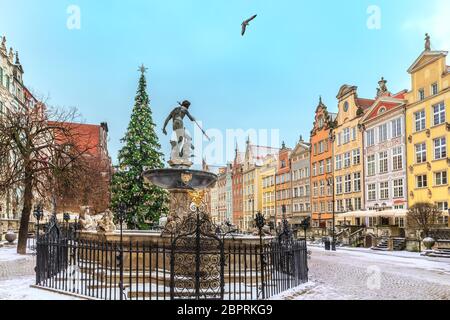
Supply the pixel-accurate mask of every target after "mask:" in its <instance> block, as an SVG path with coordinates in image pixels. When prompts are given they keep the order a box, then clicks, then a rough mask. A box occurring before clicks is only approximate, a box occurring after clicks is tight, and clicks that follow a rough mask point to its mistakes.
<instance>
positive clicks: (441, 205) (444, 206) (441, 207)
mask: <svg viewBox="0 0 450 320" xmlns="http://www.w3.org/2000/svg"><path fill="white" fill-rule="evenodd" d="M436 206H437V207H438V209H439V210H440V211H448V202H447V201H442V202H436Z"/></svg>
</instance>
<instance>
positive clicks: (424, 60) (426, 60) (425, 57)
mask: <svg viewBox="0 0 450 320" xmlns="http://www.w3.org/2000/svg"><path fill="white" fill-rule="evenodd" d="M447 54H448V52H447V51H427V50H425V51H424V52H422V54H421V55H420V56H419V57H418V58H417V59H416V61H414V63H413V64H412V65H411V67H409V69H408V73H412V72H414V71H416V70H418V69H421V68H422V67H424V66H426V65H428V64H430V63H432V62H434V61H436V60H438V59H439V58H441V57H446V56H447Z"/></svg>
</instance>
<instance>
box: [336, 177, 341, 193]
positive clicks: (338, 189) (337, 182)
mask: <svg viewBox="0 0 450 320" xmlns="http://www.w3.org/2000/svg"><path fill="white" fill-rule="evenodd" d="M336 194H342V177H336Z"/></svg>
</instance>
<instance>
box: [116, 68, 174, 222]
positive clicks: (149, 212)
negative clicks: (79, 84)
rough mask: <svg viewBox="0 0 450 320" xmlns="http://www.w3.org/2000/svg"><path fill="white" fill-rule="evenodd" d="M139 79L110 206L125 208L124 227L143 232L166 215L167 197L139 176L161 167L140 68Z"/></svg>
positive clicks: (164, 192)
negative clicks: (145, 171) (125, 225)
mask: <svg viewBox="0 0 450 320" xmlns="http://www.w3.org/2000/svg"><path fill="white" fill-rule="evenodd" d="M140 71H141V78H140V80H139V88H138V90H137V94H136V98H135V105H134V108H133V112H132V115H131V120H130V123H129V125H128V129H127V132H126V134H125V137H124V138H123V139H122V140H121V142H122V143H123V144H124V146H123V148H122V149H121V150H120V151H119V167H118V171H117V172H116V173H115V174H114V176H113V181H112V206H113V208H114V209H115V210H116V212H117V210H118V207H119V205H120V204H123V205H125V206H126V208H127V215H126V219H125V221H126V223H127V225H128V227H129V228H134V229H140V230H145V229H148V228H149V227H150V223H152V222H153V223H155V222H157V221H158V219H159V217H160V216H161V214H163V213H164V214H165V213H167V210H168V209H167V208H168V207H167V204H168V194H167V192H166V191H165V190H163V189H161V188H158V187H156V186H153V185H149V184H147V183H145V181H144V178H143V176H142V173H143V172H144V170H146V169H161V168H163V167H164V164H163V154H162V153H161V152H160V149H161V146H160V144H159V140H158V136H157V135H156V132H155V124H154V123H153V119H152V112H151V109H150V106H149V97H148V94H147V80H146V78H145V72H146V68H145V67H144V66H142V67H141V68H140Z"/></svg>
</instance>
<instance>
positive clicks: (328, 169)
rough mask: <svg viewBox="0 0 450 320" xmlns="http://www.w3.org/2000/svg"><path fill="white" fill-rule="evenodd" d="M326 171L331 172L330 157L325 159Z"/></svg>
mask: <svg viewBox="0 0 450 320" xmlns="http://www.w3.org/2000/svg"><path fill="white" fill-rule="evenodd" d="M327 173H331V159H327Z"/></svg>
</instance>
